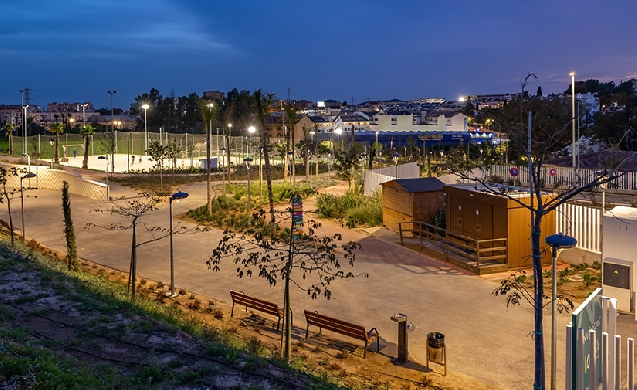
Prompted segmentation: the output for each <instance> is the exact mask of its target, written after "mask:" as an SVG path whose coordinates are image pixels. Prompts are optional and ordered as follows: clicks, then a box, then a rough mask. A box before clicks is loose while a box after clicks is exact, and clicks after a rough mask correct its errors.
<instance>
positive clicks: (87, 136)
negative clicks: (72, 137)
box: [80, 124, 95, 169]
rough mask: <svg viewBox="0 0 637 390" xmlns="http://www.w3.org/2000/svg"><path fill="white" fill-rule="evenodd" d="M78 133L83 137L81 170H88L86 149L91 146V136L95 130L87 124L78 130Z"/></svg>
mask: <svg viewBox="0 0 637 390" xmlns="http://www.w3.org/2000/svg"><path fill="white" fill-rule="evenodd" d="M80 133H81V134H82V136H84V160H82V168H84V169H88V147H89V145H90V144H91V136H92V135H93V134H95V128H94V127H93V126H91V125H90V124H88V125H86V126H84V127H83V128H82V130H80Z"/></svg>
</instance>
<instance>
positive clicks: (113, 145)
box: [106, 91, 117, 177]
mask: <svg viewBox="0 0 637 390" xmlns="http://www.w3.org/2000/svg"><path fill="white" fill-rule="evenodd" d="M106 93H107V94H109V95H111V172H115V123H113V95H117V91H106ZM107 177H108V175H107Z"/></svg>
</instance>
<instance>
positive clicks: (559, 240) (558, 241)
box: [544, 233, 577, 390]
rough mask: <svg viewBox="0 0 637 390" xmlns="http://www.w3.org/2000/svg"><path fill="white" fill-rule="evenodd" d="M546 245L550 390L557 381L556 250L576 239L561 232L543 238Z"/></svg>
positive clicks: (574, 243)
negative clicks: (548, 251)
mask: <svg viewBox="0 0 637 390" xmlns="http://www.w3.org/2000/svg"><path fill="white" fill-rule="evenodd" d="M544 241H545V242H546V245H549V246H550V247H551V248H552V249H553V250H552V256H553V264H552V267H553V268H552V272H553V274H552V275H553V278H552V279H553V284H552V295H551V298H552V300H551V313H552V315H551V390H556V389H557V382H556V379H555V373H556V368H557V359H556V358H555V354H556V353H557V348H556V338H555V333H556V332H557V322H556V319H555V297H556V296H557V252H558V250H560V249H565V248H572V247H574V246H575V245H577V240H576V239H575V238H573V237H571V236H566V235H564V234H562V233H559V234H552V235H550V236H548V237H546V238H545V239H544Z"/></svg>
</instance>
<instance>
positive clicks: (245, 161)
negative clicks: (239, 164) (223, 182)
mask: <svg viewBox="0 0 637 390" xmlns="http://www.w3.org/2000/svg"><path fill="white" fill-rule="evenodd" d="M252 161H254V160H253V159H251V158H250V157H246V158H244V159H243V162H244V163H246V169H247V170H248V222H249V221H250V195H251V194H250V163H252Z"/></svg>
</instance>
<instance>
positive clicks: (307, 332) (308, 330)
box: [305, 325, 310, 338]
mask: <svg viewBox="0 0 637 390" xmlns="http://www.w3.org/2000/svg"><path fill="white" fill-rule="evenodd" d="M309 334H310V325H308V326H307V328H305V338H307V336H308V335H309Z"/></svg>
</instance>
